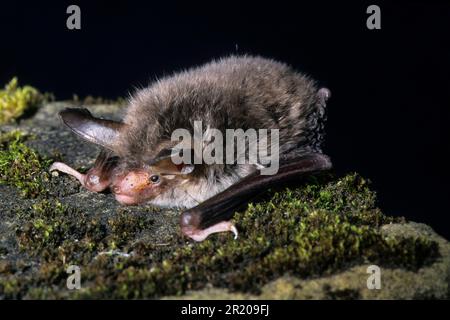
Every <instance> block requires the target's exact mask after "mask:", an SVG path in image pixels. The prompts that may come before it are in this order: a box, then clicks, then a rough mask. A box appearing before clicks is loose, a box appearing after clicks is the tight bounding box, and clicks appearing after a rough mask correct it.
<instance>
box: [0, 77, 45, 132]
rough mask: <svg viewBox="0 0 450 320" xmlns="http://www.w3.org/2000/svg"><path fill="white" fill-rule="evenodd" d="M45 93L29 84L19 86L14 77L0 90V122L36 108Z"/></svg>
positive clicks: (6, 121)
mask: <svg viewBox="0 0 450 320" xmlns="http://www.w3.org/2000/svg"><path fill="white" fill-rule="evenodd" d="M44 99H45V95H43V94H41V93H40V92H39V91H38V90H37V89H36V88H33V87H31V86H23V87H19V82H18V80H17V78H16V77H14V78H13V79H12V80H11V81H10V82H9V83H8V84H7V85H6V86H5V88H4V89H3V90H0V124H4V123H8V122H11V121H12V120H15V119H17V118H19V117H21V116H22V115H24V113H25V112H27V111H29V110H31V109H33V108H36V107H37V106H38V105H39V104H40V103H41V102H42V101H43V100H44Z"/></svg>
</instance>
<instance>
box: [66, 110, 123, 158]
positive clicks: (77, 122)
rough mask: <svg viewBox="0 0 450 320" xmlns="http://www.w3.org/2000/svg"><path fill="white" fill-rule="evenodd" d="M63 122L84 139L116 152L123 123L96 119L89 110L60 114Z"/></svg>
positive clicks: (67, 111) (69, 111) (68, 111)
mask: <svg viewBox="0 0 450 320" xmlns="http://www.w3.org/2000/svg"><path fill="white" fill-rule="evenodd" d="M59 116H60V117H61V120H62V121H63V122H64V124H65V125H66V126H68V127H69V128H70V129H71V130H72V131H73V132H75V133H76V134H77V135H79V136H80V137H82V138H83V139H85V140H87V141H89V142H92V143H95V144H98V145H100V146H103V147H105V148H107V149H109V150H112V151H115V149H116V147H117V141H118V137H119V134H120V132H121V130H123V129H124V127H125V124H123V123H122V122H117V121H112V120H105V119H100V118H95V117H94V116H93V115H92V114H91V113H90V112H89V111H88V110H87V109H84V108H67V109H65V110H63V111H61V112H59Z"/></svg>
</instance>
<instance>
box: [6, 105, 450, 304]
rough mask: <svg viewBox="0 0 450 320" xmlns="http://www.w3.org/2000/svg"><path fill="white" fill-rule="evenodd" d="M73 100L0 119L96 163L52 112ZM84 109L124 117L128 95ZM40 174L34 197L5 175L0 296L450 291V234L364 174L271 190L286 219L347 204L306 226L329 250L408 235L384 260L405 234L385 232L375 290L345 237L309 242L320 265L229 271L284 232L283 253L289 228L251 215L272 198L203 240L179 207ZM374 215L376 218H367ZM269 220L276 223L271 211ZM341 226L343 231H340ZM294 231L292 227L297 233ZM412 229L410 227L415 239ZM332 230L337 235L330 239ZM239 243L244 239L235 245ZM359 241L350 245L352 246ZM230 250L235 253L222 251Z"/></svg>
mask: <svg viewBox="0 0 450 320" xmlns="http://www.w3.org/2000/svg"><path fill="white" fill-rule="evenodd" d="M68 106H73V103H71V102H55V103H50V104H47V105H45V106H43V107H41V108H39V109H38V111H37V113H36V114H34V115H33V116H32V117H31V118H29V119H24V120H22V121H21V122H19V123H18V124H15V125H8V126H2V128H1V131H2V132H5V131H10V130H13V129H19V130H21V131H23V132H24V133H26V134H28V135H31V136H33V137H34V138H33V139H29V140H27V141H26V145H27V146H29V147H30V148H32V149H33V150H36V152H38V153H39V154H40V155H42V156H44V157H47V158H50V159H62V160H63V161H65V162H67V163H69V164H71V165H72V166H74V167H75V168H79V169H87V168H89V167H90V166H91V165H92V164H93V161H94V160H95V157H96V155H97V154H98V149H97V147H95V146H92V145H90V144H87V143H84V142H82V141H81V140H80V139H78V138H77V137H75V136H74V135H73V134H72V133H71V132H69V131H68V130H66V129H65V128H64V127H63V125H62V124H61V123H60V121H59V119H58V117H57V112H58V111H59V110H61V109H62V108H64V107H68ZM89 109H90V110H91V111H92V112H93V113H94V114H96V115H102V116H105V117H109V118H121V114H122V113H123V107H121V106H118V105H100V104H98V105H92V106H89ZM42 174H43V185H44V187H45V190H46V192H45V193H44V194H42V195H41V196H38V197H34V198H33V197H28V198H27V197H22V196H21V195H20V192H19V190H18V189H17V188H16V187H14V186H11V185H7V184H0V298H22V299H27V298H169V299H172V298H199V299H202V298H206V299H221V298H225V299H229V298H230V299H241V298H242V299H372V298H375V299H397V298H399V299H422V298H427V299H428V298H436V299H446V298H449V297H450V289H449V279H450V244H449V242H448V241H447V240H445V239H443V238H442V237H440V236H438V235H437V234H436V233H434V232H433V230H432V229H431V228H430V227H428V226H426V225H423V224H418V223H413V222H409V223H402V221H399V220H398V219H397V220H396V219H393V218H392V219H391V218H389V217H387V218H385V217H382V216H381V215H380V212H379V210H378V209H376V208H375V207H373V203H374V194H372V193H370V192H368V191H366V185H365V182H364V181H360V182H358V181H359V178H355V177H354V176H352V177H350V178H349V179H347V180H346V179H345V178H344V179H341V180H336V179H335V180H333V179H331V180H324V181H328V182H324V183H323V188H322V187H321V182H315V184H314V186H313V187H311V188H310V189H308V188H306V189H305V190H306V191H305V192H303V191H300V192H297V193H295V192H294V193H293V194H292V195H291V194H290V193H289V196H284V195H283V193H281V195H280V196H278V198H277V196H275V197H274V198H273V199H275V200H273V201H294V200H295V202H296V203H295V204H292V205H289V204H287V205H286V206H285V208H286V210H287V211H286V212H285V213H283V212H278V213H277V214H279V216H278V217H284V216H286V219H290V218H292V217H290V216H289V210H295V211H296V212H297V211H298V212H301V215H300V216H301V217H309V216H313V215H317V216H318V218H321V219H328V217H329V216H328V215H327V214H324V213H321V212H322V211H321V210H326V211H327V212H328V211H330V214H331V217H332V215H334V214H340V213H341V212H342V214H345V215H344V216H343V219H342V221H344V220H345V219H350V220H348V221H347V222H345V223H347V224H345V225H344V222H341V221H337V222H333V221H332V222H333V223H335V224H333V223H331V222H330V224H329V226H328V227H333V226H334V227H337V229H336V230H338V231H339V230H340V232H342V234H341V235H340V236H343V238H338V237H336V238H333V236H332V235H330V234H327V233H325V236H323V235H322V234H321V232H322V231H323V230H321V225H318V226H317V227H316V228H317V230H315V229H312V230H313V232H317V237H318V239H319V240H317V241H318V242H317V243H318V244H320V245H324V243H325V244H326V241H328V240H329V241H331V242H332V243H331V245H330V250H334V247H333V246H335V245H336V246H338V245H342V244H343V243H344V244H345V243H350V244H352V245H353V246H356V247H357V248H359V247H358V245H359V241H360V239H368V241H374V240H373V239H378V240H376V241H385V239H408V241H409V242H407V244H408V246H407V247H406V246H405V250H404V251H405V252H406V253H407V255H405V256H408V261H407V262H405V263H404V264H403V263H402V261H401V260H400V264H399V260H398V259H397V262H395V263H393V262H392V263H391V261H389V257H392V252H394V253H395V252H398V254H401V250H402V248H403V247H402V246H403V245H404V244H402V243H401V241H400V240H395V241H397V242H395V241H394V240H392V241H391V240H389V241H387V242H386V243H387V244H392V247H389V246H386V244H385V245H384V246H381V248H384V249H383V250H387V251H386V252H387V255H386V256H385V257H384V258H382V259H381V258H380V259H381V262H383V265H381V266H380V267H381V285H382V287H381V289H380V290H369V289H367V284H366V281H367V278H368V276H369V274H368V273H367V267H368V266H369V265H370V264H372V263H370V261H366V260H367V259H368V257H369V258H370V257H373V256H374V254H373V253H371V254H367V255H365V256H364V257H363V256H361V257H358V256H357V254H356V256H355V253H352V254H349V255H346V248H345V247H344V250H341V251H339V250H336V256H334V255H333V254H329V253H326V252H325V253H323V252H316V253H314V251H312V254H313V255H314V254H322V255H323V257H324V258H323V259H322V260H317V261H316V260H314V259H312V260H311V258H310V254H309V253H308V252H306V254H305V256H304V257H303V256H302V259H303V258H304V259H306V260H299V261H305V263H309V264H308V265H311V266H316V267H317V268H318V269H317V270H308V269H307V268H306V269H305V268H303V269H302V268H299V269H298V268H296V267H295V265H294V266H293V268H292V270H285V269H284V268H282V267H280V266H276V265H277V261H276V260H273V261H272V260H269V262H270V261H272V262H271V263H273V265H272V264H271V263H269V264H265V265H258V266H257V268H263V269H261V270H263V271H265V272H266V273H267V271H270V270H271V269H270V268H274V269H273V270H274V274H270V272H269V273H267V274H266V277H260V278H259V280H256V277H255V283H251V282H252V280H251V279H252V277H251V274H250V276H249V274H247V278H246V280H245V281H244V280H242V281H241V279H239V278H237V277H238V276H240V275H241V274H240V273H238V272H234V271H233V270H234V269H236V270H237V269H239V268H243V269H245V270H250V271H251V270H258V269H252V268H253V267H252V265H253V264H255V265H257V264H258V263H261V261H263V257H264V255H266V257H267V255H268V253H267V250H269V251H270V250H271V246H273V245H274V244H275V243H278V244H279V245H280V244H281V247H279V248H277V249H276V250H278V251H276V250H275V251H272V252H271V254H273V255H272V256H271V257H272V259H273V257H276V254H280V257H281V258H283V259H286V257H285V256H282V254H281V253H282V249H283V243H286V244H287V245H289V242H283V241H285V240H283V241H281V240H279V239H278V238H276V237H283V236H286V234H287V235H288V236H289V232H287V233H286V234H284V233H283V231H282V230H281V231H280V230H278V231H277V233H276V234H273V236H271V235H270V232H269V233H268V230H270V228H266V229H265V233H264V234H263V231H262V229H261V238H259V237H258V224H261V223H266V222H267V220H262V221H263V222H258V219H257V218H255V217H254V216H253V215H252V214H254V213H255V212H256V213H258V214H260V213H261V212H267V213H268V214H270V212H271V211H273V212H275V211H276V210H278V211H279V210H280V208H279V206H278V205H274V204H272V202H271V201H272V200H271V201H270V202H268V203H266V204H265V205H266V207H264V206H259V207H258V206H256V207H250V208H249V209H247V215H243V216H241V218H240V219H241V220H240V221H241V222H242V224H244V222H245V223H246V226H247V228H248V230H243V233H242V234H241V239H239V240H238V242H234V241H233V240H232V238H231V237H230V236H228V235H217V236H214V237H212V239H209V240H207V241H205V242H204V243H202V244H195V243H192V242H191V241H189V240H187V239H185V238H183V237H181V236H180V234H179V229H178V216H179V211H178V210H167V209H159V208H154V207H152V206H150V205H143V206H139V207H122V206H120V205H118V204H117V203H116V202H115V201H114V199H113V196H112V195H111V194H107V193H100V194H95V193H91V192H88V191H86V190H84V189H82V188H80V186H79V184H78V183H77V182H76V181H75V180H74V179H72V178H71V177H68V176H66V175H50V174H48V173H42ZM352 179H353V180H352ZM346 181H347V182H348V183H350V185H351V184H352V183H361V186H359V185H358V186H357V187H355V190H357V192H360V193H361V194H356V195H352V194H351V192H350V191H349V192H347V191H346V190H345V189H342V188H341V186H340V184H342V183H346ZM327 183H328V184H327ZM300 188H303V187H302V186H300ZM340 188H341V189H340ZM300 190H303V189H300ZM308 190H309V191H308ZM297 195H299V196H302V197H304V199H306V200H304V201H310V202H311V203H306V204H305V205H303V203H302V201H303V200H302V201H300V200H299V201H297V200H296V198H295V197H296V196H297ZM264 197H266V198H267V197H269V196H263V198H264ZM308 197H309V198H308ZM311 197H312V198H311ZM314 197H317V199H316V198H314ZM333 197H334V198H336V197H338V199H334V198H333ZM340 197H341V198H340ZM277 199H278V200H277ZM280 199H281V200H280ZM283 199H288V200H283ZM308 199H309V200H308ZM274 203H275V202H274ZM280 203H282V202H280ZM271 206H272V207H271ZM277 206H278V207H277ZM283 208H284V207H283ZM283 210H284V209H283ZM317 210H319V211H317ZM355 210H356V211H357V212H358V214H359V215H354V216H353V215H352V214H351V213H349V212H350V211H355ZM372 215H373V221H371V220H370V219H371V216H372ZM344 218H345V219H344ZM264 219H267V217H265V218H264ZM292 219H293V218H292ZM352 219H356V220H357V219H360V220H361V221H362V222H361V221H360V222H358V223H355V225H352V224H351V222H352V221H353V220H352ZM304 220H305V221H307V220H308V219H304ZM304 220H300V221H304ZM356 220H355V221H356ZM366 220H367V221H366ZM394 220H395V222H396V223H389V224H386V225H384V226H382V227H379V225H380V224H382V223H387V222H393V221H394ZM264 221H266V222H264ZM268 221H270V220H268ZM293 221H294V222H292V221H291V222H289V223H287V222H286V223H285V224H280V225H281V226H283V225H286V226H296V223H297V222H296V221H297V220H293ZM311 221H313V222H314V221H315V220H314V219H312V220H311ZM318 221H320V220H318ZM326 221H328V220H326ZM273 223H274V230H275V229H276V228H277V226H276V225H275V224H276V221H274V222H273ZM336 223H337V224H336ZM340 223H342V228H340V227H341V225H340ZM238 227H239V225H238ZM241 227H244V225H242V226H241ZM305 228H311V226H306V227H305ZM371 228H374V229H376V230H377V231H376V232H374V233H373V234H372V233H369V236H367V237H364V234H363V233H368V232H371ZM347 229H348V232H349V237H348V239H347V238H346V237H345V233H344V232H347V231H346V230H347ZM308 230H309V229H308ZM288 231H289V230H288ZM300 231H301V230H300ZM300 231H299V230H297V231H296V232H297V234H301V233H298V232H300ZM293 235H294V236H295V233H293ZM361 235H363V236H362V237H361ZM291 236H292V235H291ZM321 236H323V239H322V238H320V237H321ZM251 237H254V239H255V240H256V241H261V243H262V244H261V243H259V244H258V245H259V246H260V247H261V248H267V250H262V251H261V252H260V253H258V252H256V253H255V252H253V251H252V250H253V249H252V246H251V241H249V239H253V238H251ZM327 237H328V238H327ZM414 239H417V242H416V241H415V240H414ZM301 240H302V239H297V240H296V241H299V243H300V244H301V245H300V244H299V246H298V247H294V248H296V250H300V249H301V250H306V249H305V247H302V245H303V246H305V245H308V244H309V243H313V244H314V243H316V242H314V241H316V239H315V236H314V235H313V236H312V237H310V238H309V239H308V241H310V242H305V243H306V244H305V243H304V242H301ZM338 240H339V241H344V242H339V243H333V241H338ZM320 241H322V242H320ZM346 241H347V242H346ZM348 241H350V242H348ZM352 241H353V242H352ZM361 241H362V240H361ZM265 242H267V246H266V245H265ZM249 244H250V245H249ZM240 245H242V246H245V247H244V248H240V247H239V246H240ZM376 245H377V243H371V244H369V245H366V246H362V247H361V248H362V249H361V248H359V249H357V250H360V251H355V252H359V253H365V252H364V250H366V249H367V250H369V249H370V250H371V249H373V248H377V246H376ZM255 246H256V243H255ZM356 247H355V248H356ZM222 248H223V250H222ZM323 248H325V249H326V248H328V247H326V246H324V247H323ZM355 248H348V250H356V249H355ZM365 248H366V249H365ZM272 249H273V248H272ZM341 249H342V248H341ZM391 249H392V250H391ZM308 250H314V248H310V249H308ZM361 250H362V251H361ZM389 250H391V251H389ZM395 250H397V251H395ZM398 250H400V251H398ZM408 250H409V251H408ZM422 251H423V252H422ZM303 253H305V252H303ZM202 254H203V255H204V256H202ZM226 254H230V256H229V257H227V256H224V255H226ZM259 255H261V259H259ZM341 256H342V257H343V258H342V259H344V260H342V261H341V260H339V259H341V258H340V257H341ZM191 257H192V258H191ZM305 257H306V258H305ZM331 258H332V259H336V260H333V265H332V266H330V267H328V266H327V265H326V261H328V260H326V259H331ZM246 259H249V261H247V260H246ZM252 259H253V260H252ZM383 259H385V260H383ZM386 259H387V260H386ZM369 260H370V259H369ZM217 261H220V263H217ZM330 261H331V260H330ZM184 263H185V265H184ZM70 264H76V265H80V266H81V268H82V289H80V290H78V291H77V290H75V291H70V290H68V289H67V288H66V279H67V276H68V275H67V273H66V268H67V267H68V266H69V265H70ZM331 264H332V263H331V262H330V265H331ZM319 267H320V268H319ZM297 269H298V270H297ZM205 270H206V271H205ZM281 271H282V272H281ZM291 271H292V272H291ZM202 272H203V273H205V272H206V273H207V274H202ZM233 272H234V273H233ZM244 275H245V273H244ZM227 281H230V282H229V283H228V282H227ZM257 281H258V282H257Z"/></svg>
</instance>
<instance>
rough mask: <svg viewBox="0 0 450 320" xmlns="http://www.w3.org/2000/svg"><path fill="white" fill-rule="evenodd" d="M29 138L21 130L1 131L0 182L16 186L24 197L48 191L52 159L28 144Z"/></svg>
mask: <svg viewBox="0 0 450 320" xmlns="http://www.w3.org/2000/svg"><path fill="white" fill-rule="evenodd" d="M27 138H29V137H27V136H26V135H24V134H23V133H21V132H20V131H10V132H7V133H0V183H4V184H8V185H12V186H15V187H16V188H18V189H19V190H20V191H21V193H22V195H23V196H24V197H36V196H37V195H39V194H43V193H45V192H46V189H45V187H44V181H45V180H48V174H47V173H46V169H47V167H48V166H49V164H50V160H48V159H45V158H43V157H41V156H40V155H39V154H38V153H37V152H36V151H34V150H33V149H31V148H29V147H28V146H26V145H25V143H24V142H25V141H26V139H27Z"/></svg>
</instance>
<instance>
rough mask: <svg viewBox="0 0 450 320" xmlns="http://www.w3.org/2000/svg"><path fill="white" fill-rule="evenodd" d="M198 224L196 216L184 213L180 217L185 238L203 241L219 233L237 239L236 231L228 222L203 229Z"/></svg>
mask: <svg viewBox="0 0 450 320" xmlns="http://www.w3.org/2000/svg"><path fill="white" fill-rule="evenodd" d="M199 222H200V221H199V216H198V215H197V214H195V213H191V212H185V213H183V214H182V216H181V231H182V232H183V234H184V235H185V236H187V237H189V238H191V239H192V240H195V241H197V242H200V241H203V240H205V239H206V238H207V237H208V236H209V235H211V234H213V233H219V232H232V233H233V235H234V239H237V238H238V231H237V229H236V227H235V225H234V224H233V223H232V222H230V221H222V222H219V223H216V224H214V225H212V226H210V227H207V228H204V229H202V228H200V227H199Z"/></svg>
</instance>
